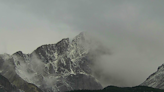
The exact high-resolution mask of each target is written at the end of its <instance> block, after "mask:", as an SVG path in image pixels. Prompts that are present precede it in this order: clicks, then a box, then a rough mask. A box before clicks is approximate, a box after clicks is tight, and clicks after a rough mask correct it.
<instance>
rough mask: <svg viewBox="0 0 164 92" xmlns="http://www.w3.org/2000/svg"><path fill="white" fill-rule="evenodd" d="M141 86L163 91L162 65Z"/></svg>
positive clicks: (163, 68)
mask: <svg viewBox="0 0 164 92" xmlns="http://www.w3.org/2000/svg"><path fill="white" fill-rule="evenodd" d="M141 85H143V86H149V87H153V88H159V89H164V64H163V65H161V66H160V67H158V69H157V71H156V72H155V73H153V74H151V75H150V76H149V77H148V78H147V79H146V80H145V81H144V82H143V83H142V84H141Z"/></svg>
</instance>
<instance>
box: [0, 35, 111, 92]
mask: <svg viewBox="0 0 164 92" xmlns="http://www.w3.org/2000/svg"><path fill="white" fill-rule="evenodd" d="M108 52H109V51H108V49H106V48H105V47H103V46H102V44H101V43H100V42H98V41H95V40H93V38H90V36H89V35H88V34H87V33H80V34H79V35H77V36H76V37H75V38H74V39H73V40H72V41H71V42H69V38H65V39H62V40H61V41H59V42H58V43H56V44H47V45H42V46H40V47H38V48H37V49H36V50H34V51H33V52H32V53H31V54H24V53H22V52H21V51H18V52H16V53H14V54H13V55H2V56H1V57H2V58H1V59H0V63H3V65H2V66H0V69H1V74H2V75H4V76H6V77H7V78H8V79H9V80H10V82H11V83H13V84H15V85H16V86H18V87H19V88H22V89H25V88H24V87H26V86H24V87H22V86H21V87H20V85H21V84H24V83H25V84H28V83H32V84H35V85H36V86H37V87H39V88H40V89H42V90H43V91H45V92H56V91H61V92H64V91H69V90H74V89H101V88H102V86H101V84H100V83H99V82H98V80H96V79H95V78H94V76H93V75H92V73H93V72H92V66H93V64H94V58H96V57H98V56H100V55H103V54H109V53H108ZM4 58H5V59H4ZM6 70H8V71H9V72H6ZM15 79H19V80H15ZM28 85H30V84H28ZM37 87H36V88H37ZM26 92H27V91H26Z"/></svg>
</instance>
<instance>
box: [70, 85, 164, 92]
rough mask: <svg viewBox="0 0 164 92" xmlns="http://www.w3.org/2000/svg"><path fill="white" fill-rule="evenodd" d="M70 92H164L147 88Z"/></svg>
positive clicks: (110, 88)
mask: <svg viewBox="0 0 164 92" xmlns="http://www.w3.org/2000/svg"><path fill="white" fill-rule="evenodd" d="M70 92H164V90H161V89H155V88H151V87H146V86H136V87H116V86H108V87H106V88H104V89H102V90H74V91H70Z"/></svg>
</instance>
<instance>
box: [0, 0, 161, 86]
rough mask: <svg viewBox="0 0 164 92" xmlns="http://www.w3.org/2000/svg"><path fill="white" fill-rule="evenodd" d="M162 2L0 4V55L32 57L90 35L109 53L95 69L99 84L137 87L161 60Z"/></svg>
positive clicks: (1, 0) (4, 0)
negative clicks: (49, 47) (43, 48)
mask: <svg viewBox="0 0 164 92" xmlns="http://www.w3.org/2000/svg"><path fill="white" fill-rule="evenodd" d="M163 3H164V1H163V0H144V1H143V0H124V1H122V0H117V1H115V0H103V1H99V0H81V1H77V0H71V1H62V0H60V1H56V0H46V1H45V0H28V1H26V0H13V1H8V0H0V11H1V13H0V14H1V16H0V20H1V21H0V53H1V54H3V53H8V54H11V55H12V54H13V53H15V52H17V51H22V52H23V53H31V52H32V51H34V50H35V49H36V48H37V47H38V46H41V45H43V44H54V43H57V42H58V41H60V40H61V39H63V38H67V37H69V38H70V40H72V39H73V38H74V37H75V36H76V35H77V34H79V33H80V32H83V31H87V32H88V31H89V32H90V34H92V35H94V36H96V37H97V39H99V40H100V41H101V42H102V44H104V45H105V46H106V47H108V48H109V49H110V52H111V54H110V55H103V56H101V57H100V58H97V59H96V60H95V61H101V63H99V62H97V63H96V65H97V66H95V67H96V68H97V69H98V70H99V71H98V72H100V73H101V75H105V77H99V76H97V79H99V80H100V81H101V83H102V84H103V86H107V85H110V84H112V85H117V86H135V85H139V84H140V83H142V82H143V81H144V80H145V79H146V78H147V77H148V76H149V75H150V74H151V73H152V72H154V71H156V68H157V67H158V66H160V65H161V64H163V63H164V62H163V60H164V57H163V55H164V49H163V47H164V41H163V39H164V31H163V29H164V28H163V24H164V23H163V21H164V18H163V16H164V12H163V9H164V6H163Z"/></svg>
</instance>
